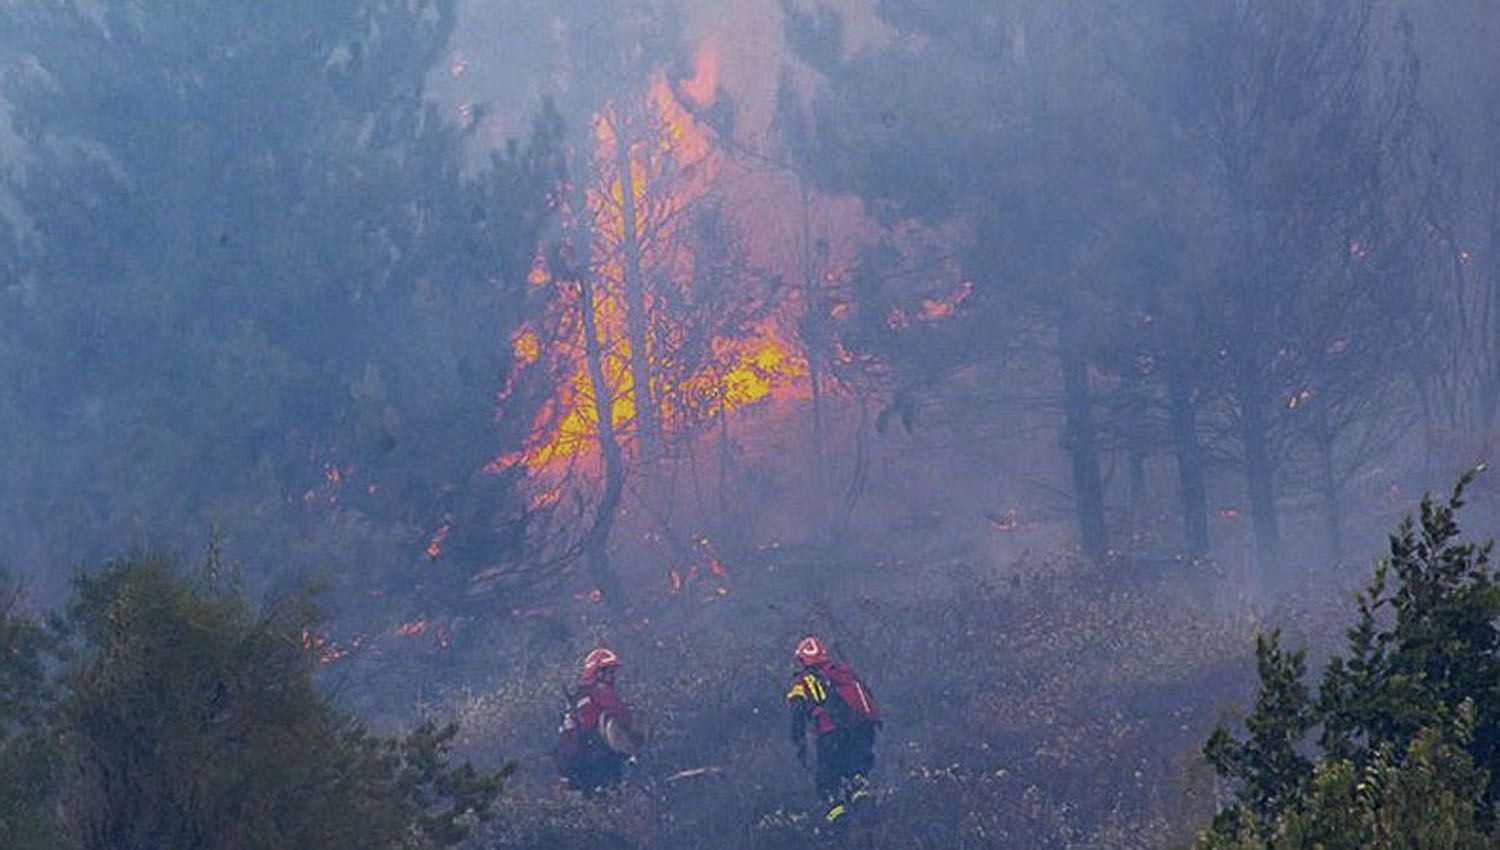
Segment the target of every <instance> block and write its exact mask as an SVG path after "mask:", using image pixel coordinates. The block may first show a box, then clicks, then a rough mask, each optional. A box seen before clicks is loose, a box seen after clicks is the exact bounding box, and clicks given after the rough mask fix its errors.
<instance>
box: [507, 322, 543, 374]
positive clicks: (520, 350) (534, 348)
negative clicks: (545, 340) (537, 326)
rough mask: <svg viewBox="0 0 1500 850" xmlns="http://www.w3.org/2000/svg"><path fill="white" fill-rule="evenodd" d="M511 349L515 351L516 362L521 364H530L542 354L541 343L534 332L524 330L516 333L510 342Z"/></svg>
mask: <svg viewBox="0 0 1500 850" xmlns="http://www.w3.org/2000/svg"><path fill="white" fill-rule="evenodd" d="M511 349H512V351H514V352H515V355H516V362H517V363H519V364H520V365H522V366H530V365H531V364H532V363H535V362H536V361H537V358H538V357H541V356H542V344H541V342H540V341H538V340H537V338H536V332H534V331H530V330H526V331H522V332H521V333H519V334H517V335H516V338H515V340H514V341H512V342H511Z"/></svg>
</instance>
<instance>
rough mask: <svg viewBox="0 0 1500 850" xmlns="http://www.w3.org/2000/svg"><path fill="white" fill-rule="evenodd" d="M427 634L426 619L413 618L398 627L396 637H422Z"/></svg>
mask: <svg viewBox="0 0 1500 850" xmlns="http://www.w3.org/2000/svg"><path fill="white" fill-rule="evenodd" d="M425 634H427V621H426V620H411V621H409V622H406V623H402V624H401V625H399V626H397V627H396V637H421V636H422V635H425Z"/></svg>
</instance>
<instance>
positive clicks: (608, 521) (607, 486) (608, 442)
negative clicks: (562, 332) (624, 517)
mask: <svg viewBox="0 0 1500 850" xmlns="http://www.w3.org/2000/svg"><path fill="white" fill-rule="evenodd" d="M578 288H579V301H580V302H581V304H582V307H583V344H584V357H585V358H586V359H587V360H588V368H589V383H590V384H592V385H593V389H594V415H595V416H596V417H597V418H598V425H597V430H598V432H599V451H600V455H601V456H602V457H603V460H604V490H603V492H601V493H600V495H599V504H598V506H597V507H596V508H595V510H594V523H593V525H591V526H590V527H589V530H588V531H587V532H586V533H585V534H584V538H583V552H584V556H585V558H587V560H588V567H589V573H590V574H591V575H592V576H593V579H594V584H595V586H596V587H597V588H598V590H599V591H600V592H601V593H602V594H604V599H605V601H606V604H609V605H611V606H614V605H618V604H619V602H620V601H621V600H620V582H619V578H618V577H617V576H616V575H615V572H614V569H613V568H612V566H611V565H610V561H609V538H610V534H611V532H613V531H614V527H615V518H616V517H617V515H618V514H619V510H620V498H621V496H622V494H623V493H624V490H625V464H624V459H623V458H622V457H621V453H620V443H619V441H618V440H617V439H616V438H615V428H614V421H613V415H614V398H613V396H612V395H611V393H610V389H609V385H608V384H607V383H605V375H604V351H603V346H602V345H601V344H600V342H599V330H598V325H597V324H596V323H595V309H594V286H593V281H592V280H591V277H590V272H588V271H587V270H585V271H584V272H583V274H582V275H580V280H579V281H578Z"/></svg>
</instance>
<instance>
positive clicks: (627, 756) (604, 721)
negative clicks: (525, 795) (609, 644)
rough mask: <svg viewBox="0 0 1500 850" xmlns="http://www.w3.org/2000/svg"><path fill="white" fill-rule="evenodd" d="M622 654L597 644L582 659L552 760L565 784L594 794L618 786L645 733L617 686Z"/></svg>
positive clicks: (596, 794)
mask: <svg viewBox="0 0 1500 850" xmlns="http://www.w3.org/2000/svg"><path fill="white" fill-rule="evenodd" d="M619 668H620V658H619V656H617V655H615V653H614V652H613V651H611V650H609V649H607V648H605V647H599V648H597V649H595V650H593V651H592V652H590V653H589V654H588V656H587V657H585V658H584V659H583V672H582V673H581V674H580V675H579V677H578V684H577V686H576V687H575V688H574V689H573V691H572V692H571V693H568V695H567V697H568V703H567V707H566V708H565V709H564V710H563V719H562V725H561V726H560V727H559V729H558V740H557V748H556V749H555V750H554V751H553V760H554V761H555V762H556V764H557V769H558V773H559V774H561V776H562V778H563V781H564V782H565V783H566V785H567V787H568V788H570V789H572V790H574V791H581V792H583V794H584V796H587V797H595V796H598V795H599V794H601V793H603V792H605V791H608V790H610V789H611V788H614V787H615V786H617V785H618V784H619V783H620V781H621V780H622V779H623V778H624V776H625V766H626V764H627V763H629V761H630V760H631V759H632V758H633V757H634V756H635V755H637V754H638V753H639V752H640V747H641V744H642V743H643V738H642V735H641V734H640V732H639V731H638V730H637V728H636V725H635V719H634V717H633V716H632V714H631V711H630V707H629V706H628V705H626V703H625V701H624V700H623V699H621V698H620V695H619V693H617V692H616V690H615V675H616V674H617V673H618V671H619Z"/></svg>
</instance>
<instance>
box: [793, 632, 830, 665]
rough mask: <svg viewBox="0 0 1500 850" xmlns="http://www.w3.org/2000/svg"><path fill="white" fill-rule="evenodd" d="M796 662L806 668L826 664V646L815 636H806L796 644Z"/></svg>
mask: <svg viewBox="0 0 1500 850" xmlns="http://www.w3.org/2000/svg"><path fill="white" fill-rule="evenodd" d="M797 660H798V661H799V662H801V663H802V664H805V665H807V666H808V667H816V666H818V665H820V664H827V663H828V645H827V644H825V643H823V639H822V638H820V637H818V636H817V635H808V636H807V637H805V638H803V639H802V640H800V641H798V642H797Z"/></svg>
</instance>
